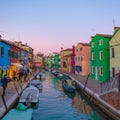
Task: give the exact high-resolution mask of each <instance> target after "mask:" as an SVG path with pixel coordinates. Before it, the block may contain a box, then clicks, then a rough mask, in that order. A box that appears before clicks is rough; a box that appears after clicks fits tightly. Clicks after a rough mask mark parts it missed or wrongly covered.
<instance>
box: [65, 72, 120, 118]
mask: <svg viewBox="0 0 120 120" xmlns="http://www.w3.org/2000/svg"><path fill="white" fill-rule="evenodd" d="M66 75H68V76H69V77H70V78H71V79H72V80H73V81H75V82H76V83H77V85H78V91H81V92H82V94H84V95H85V96H86V97H87V98H88V99H89V100H90V101H91V102H92V103H93V104H94V105H95V106H97V107H99V109H100V110H101V111H103V112H104V113H105V114H106V115H108V116H109V117H110V118H112V119H113V120H120V110H117V109H115V108H114V107H113V106H111V105H110V104H108V103H107V102H105V101H104V100H103V99H101V98H100V96H99V95H98V94H96V93H95V92H93V91H92V90H90V89H89V88H87V87H86V88H84V85H83V84H81V83H80V82H79V81H78V80H76V79H75V78H74V77H72V76H70V75H69V74H66Z"/></svg>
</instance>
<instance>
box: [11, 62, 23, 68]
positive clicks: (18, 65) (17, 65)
mask: <svg viewBox="0 0 120 120" xmlns="http://www.w3.org/2000/svg"><path fill="white" fill-rule="evenodd" d="M11 64H12V65H14V66H16V67H17V68H23V65H21V64H20V63H11Z"/></svg>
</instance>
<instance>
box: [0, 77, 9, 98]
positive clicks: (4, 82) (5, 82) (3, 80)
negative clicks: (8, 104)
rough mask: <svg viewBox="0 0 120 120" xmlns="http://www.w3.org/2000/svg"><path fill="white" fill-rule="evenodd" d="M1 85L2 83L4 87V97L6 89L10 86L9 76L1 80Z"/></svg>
mask: <svg viewBox="0 0 120 120" xmlns="http://www.w3.org/2000/svg"><path fill="white" fill-rule="evenodd" d="M1 83H2V87H3V94H2V95H3V96H4V95H5V91H6V88H7V84H8V79H7V75H4V77H3V78H2V80H1Z"/></svg>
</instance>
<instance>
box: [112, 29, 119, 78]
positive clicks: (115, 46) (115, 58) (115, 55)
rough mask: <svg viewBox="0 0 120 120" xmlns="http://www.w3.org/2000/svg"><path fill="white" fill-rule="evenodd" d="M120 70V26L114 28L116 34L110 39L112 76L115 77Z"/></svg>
mask: <svg viewBox="0 0 120 120" xmlns="http://www.w3.org/2000/svg"><path fill="white" fill-rule="evenodd" d="M119 72H120V27H115V28H114V35H113V37H112V39H111V40H110V76H111V77H113V78H114V77H115V76H116V74H117V73H119Z"/></svg>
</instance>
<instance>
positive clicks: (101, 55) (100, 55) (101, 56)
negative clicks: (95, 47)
mask: <svg viewBox="0 0 120 120" xmlns="http://www.w3.org/2000/svg"><path fill="white" fill-rule="evenodd" d="M99 58H100V60H103V51H100V52H99Z"/></svg>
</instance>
